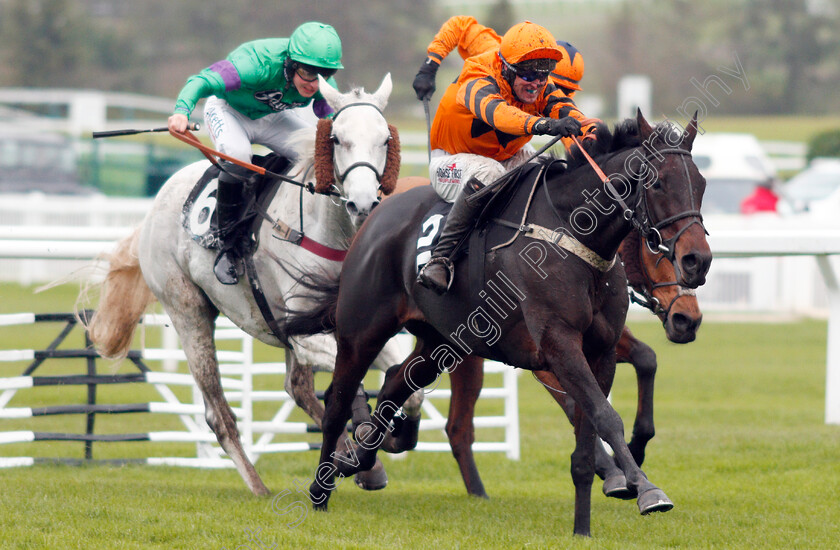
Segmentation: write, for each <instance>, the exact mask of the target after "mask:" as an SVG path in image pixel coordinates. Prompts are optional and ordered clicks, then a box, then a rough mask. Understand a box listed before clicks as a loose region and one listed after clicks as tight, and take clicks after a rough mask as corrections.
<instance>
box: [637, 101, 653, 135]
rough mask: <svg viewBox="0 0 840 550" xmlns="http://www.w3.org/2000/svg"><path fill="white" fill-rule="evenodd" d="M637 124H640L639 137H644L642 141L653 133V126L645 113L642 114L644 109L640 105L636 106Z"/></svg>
mask: <svg viewBox="0 0 840 550" xmlns="http://www.w3.org/2000/svg"><path fill="white" fill-rule="evenodd" d="M636 124H638V126H639V137H640V138H642V141H645V140H647V139H648V138H649V137H650V136H651V134H653V128H652V127H651V125H650V124H649V123H648V121H647V120H645V117H644V115H642V110H641V109H639V108H638V107H636Z"/></svg>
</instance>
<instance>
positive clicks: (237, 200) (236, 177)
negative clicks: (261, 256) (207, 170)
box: [213, 162, 255, 285]
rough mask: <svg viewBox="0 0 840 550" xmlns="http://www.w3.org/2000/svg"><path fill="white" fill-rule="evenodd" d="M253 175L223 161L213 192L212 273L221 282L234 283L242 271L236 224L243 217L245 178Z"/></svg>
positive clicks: (243, 272) (243, 271)
mask: <svg viewBox="0 0 840 550" xmlns="http://www.w3.org/2000/svg"><path fill="white" fill-rule="evenodd" d="M252 175H255V174H254V173H253V172H252V171H250V170H248V169H247V168H243V167H241V166H239V165H237V164H233V163H232V162H223V163H222V171H221V172H220V173H219V188H218V190H217V191H216V217H217V221H218V226H219V255H218V256H217V257H216V263H215V264H214V265H213V273H215V274H216V278H217V279H218V280H219V282H220V283H222V284H223V285H235V284H236V283H238V282H239V277H241V276H242V275H244V274H245V268H244V266H243V265H242V262H241V261H240V255H241V253H242V251H241V250H240V241H242V240H243V239H242V236H241V235H239V234H238V233H239V232H238V231H237V228H236V225H237V223H239V221H240V219H241V218H242V207H243V204H244V203H245V199H244V197H245V186H246V181H247V180H248V179H250V178H251V177H252Z"/></svg>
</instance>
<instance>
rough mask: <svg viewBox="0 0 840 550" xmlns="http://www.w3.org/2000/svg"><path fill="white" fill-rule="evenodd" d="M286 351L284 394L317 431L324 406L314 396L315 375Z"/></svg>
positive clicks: (309, 366)
mask: <svg viewBox="0 0 840 550" xmlns="http://www.w3.org/2000/svg"><path fill="white" fill-rule="evenodd" d="M285 349H286V380H285V389H286V393H287V394H289V395H290V396H291V397H292V399H294V401H295V404H296V405H297V406H298V407H300V408H301V409H303V412H305V413H306V414H307V415H309V418H311V419H312V421H313V422H314V423H315V426H317V427H318V428H319V429H320V428H321V421H322V420H323V418H324V406H323V405H322V404H321V401H320V400H318V397H317V396H316V394H315V374H314V372H313V371H312V366H311V365H309V364H307V363H304V362H302V361H299V360H298V358H297V355H295V352H294V351H293V350H291V349H290V348H285Z"/></svg>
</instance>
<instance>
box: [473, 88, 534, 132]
mask: <svg viewBox="0 0 840 550" xmlns="http://www.w3.org/2000/svg"><path fill="white" fill-rule="evenodd" d="M456 100H457V101H458V103H459V104H461V105H463V106H464V107H466V108H467V109H469V110H470V111H471V112H472V114H473V115H474V116H475V117H476V118H478V119H480V120H482V121H484V122H485V123H487V124H488V125H489V126H490V127H491V128H493V129H495V130H498V131H500V132H504V133H506V134H511V135H515V136H524V135H527V134H533V133H534V132H533V129H534V124H536V123H537V121H539V120H540V118H541V117H540V116H534V115H531V114H528V113H526V112H525V111H522V110H521V109H518V108H517V107H514V106H513V105H511V104H510V103H508V102H507V101H506V100H505V98H504V97H502V95H501V94H500V93H499V88H498V86H497V85H496V83H495V82H494V81H493V80H492V79H491V78H489V77H484V78H475V79H472V80H468V81H466V82H464V83H463V84H462V85H461V87H460V89H459V90H458V95H457V96H456Z"/></svg>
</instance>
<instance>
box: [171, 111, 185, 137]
mask: <svg viewBox="0 0 840 550" xmlns="http://www.w3.org/2000/svg"><path fill="white" fill-rule="evenodd" d="M189 123H190V119H189V118H187V115H182V114H180V113H175V114H174V115H172V116H171V117H169V124H168V125H169V129H170V130H172V131H173V132H177V133H179V134H183V133H184V132H186V131H187V125H188V124H189Z"/></svg>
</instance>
